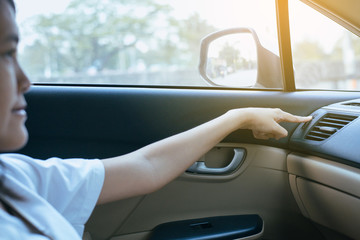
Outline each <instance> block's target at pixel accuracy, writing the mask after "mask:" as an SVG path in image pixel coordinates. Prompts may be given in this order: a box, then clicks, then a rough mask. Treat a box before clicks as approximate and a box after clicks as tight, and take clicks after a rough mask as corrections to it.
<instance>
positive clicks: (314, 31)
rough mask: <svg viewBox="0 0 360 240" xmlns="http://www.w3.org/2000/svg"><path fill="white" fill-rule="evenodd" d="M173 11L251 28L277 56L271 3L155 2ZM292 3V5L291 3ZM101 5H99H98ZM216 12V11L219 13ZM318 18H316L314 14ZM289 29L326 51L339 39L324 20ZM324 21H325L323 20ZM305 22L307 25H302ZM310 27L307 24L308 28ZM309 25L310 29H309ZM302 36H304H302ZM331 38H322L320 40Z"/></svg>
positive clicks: (26, 6)
mask: <svg viewBox="0 0 360 240" xmlns="http://www.w3.org/2000/svg"><path fill="white" fill-rule="evenodd" d="M15 1H16V5H17V9H18V13H17V18H18V22H19V23H21V22H23V21H26V19H27V18H28V17H31V16H33V15H36V14H50V13H60V12H62V11H63V10H64V9H65V8H66V6H67V5H68V4H69V2H70V1H71V0H51V1H49V0H31V1H29V0H15ZM158 1H159V2H161V3H167V4H170V5H172V6H173V7H174V9H175V11H174V15H175V16H177V17H179V18H186V17H187V16H188V15H190V14H191V13H192V12H193V11H194V9H196V11H198V12H199V13H200V16H201V17H202V18H205V19H207V20H208V22H209V23H211V24H212V25H214V26H216V27H218V28H229V27H252V28H254V29H255V30H256V31H257V33H258V35H259V38H260V41H261V42H262V44H264V46H265V47H267V48H269V49H271V50H273V51H275V52H277V36H276V35H277V34H276V25H275V4H274V1H273V0H158ZM290 2H291V3H290V7H291V10H290V12H292V11H293V10H296V11H297V12H302V11H303V9H304V8H308V7H307V6H305V5H304V4H302V3H300V2H299V1H296V2H295V1H290ZM292 2H294V3H292ZM99 3H101V1H100V2H99ZM219 10H220V11H219ZM317 15H320V14H317ZM299 16H301V17H299V18H297V20H295V22H294V23H293V24H292V26H296V31H292V39H303V38H304V37H306V38H310V39H312V40H317V39H321V42H322V44H324V48H326V49H330V48H331V47H332V46H333V44H334V42H336V41H337V39H338V37H339V36H341V27H338V28H337V27H336V26H335V27H334V25H329V24H327V22H329V20H327V19H326V18H325V17H312V16H311V15H308V14H306V18H304V17H303V16H304V14H301V13H300V15H299ZM324 19H325V20H324ZM305 20H306V21H307V22H305ZM309 23H311V24H309ZM309 25H311V26H309ZM305 32H306V34H305ZM329 35H330V36H331V37H328V38H324V36H329Z"/></svg>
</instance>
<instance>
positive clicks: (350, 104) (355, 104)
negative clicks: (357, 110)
mask: <svg viewBox="0 0 360 240" xmlns="http://www.w3.org/2000/svg"><path fill="white" fill-rule="evenodd" d="M343 105H346V106H352V107H360V103H358V102H350V103H344V104H343Z"/></svg>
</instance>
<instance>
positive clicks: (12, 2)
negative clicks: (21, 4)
mask: <svg viewBox="0 0 360 240" xmlns="http://www.w3.org/2000/svg"><path fill="white" fill-rule="evenodd" d="M7 2H8V3H9V4H10V6H11V7H12V8H13V9H14V10H15V3H14V0H7Z"/></svg>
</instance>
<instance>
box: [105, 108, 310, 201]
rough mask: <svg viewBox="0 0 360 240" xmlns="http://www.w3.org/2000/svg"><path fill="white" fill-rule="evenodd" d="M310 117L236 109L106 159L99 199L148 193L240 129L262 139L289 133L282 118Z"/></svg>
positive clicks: (306, 119) (257, 109) (300, 119)
mask: <svg viewBox="0 0 360 240" xmlns="http://www.w3.org/2000/svg"><path fill="white" fill-rule="evenodd" d="M310 119H311V117H299V116H294V115H291V114H289V113H286V112H284V111H282V110H280V109H267V108H241V109H234V110H230V111H228V112H227V113H225V114H224V115H221V116H220V117H218V118H215V119H213V120H211V121H209V122H207V123H204V124H202V125H200V126H198V127H195V128H193V129H190V130H188V131H186V132H183V133H180V134H177V135H174V136H172V137H169V138H166V139H163V140H161V141H158V142H155V143H153V144H150V145H148V146H146V147H143V148H141V149H139V150H137V151H135V152H132V153H129V154H126V155H123V156H119V157H114V158H109V159H104V160H103V161H102V162H103V164H104V166H105V182H104V185H103V189H102V192H101V194H100V197H99V202H98V203H105V202H110V201H115V200H119V199H123V198H127V197H132V196H136V195H142V194H147V193H150V192H153V191H155V190H157V189H159V188H161V187H163V186H164V185H166V184H167V183H169V182H170V181H172V180H173V179H174V178H176V177H177V176H179V175H180V174H181V173H183V172H184V171H185V170H186V169H187V168H189V167H190V166H191V165H192V164H193V163H194V162H195V161H197V160H199V159H200V157H201V156H202V155H204V154H205V153H207V152H208V151H209V150H210V149H211V148H212V147H214V146H215V145H216V144H217V143H219V142H220V141H221V140H222V139H223V138H225V137H226V136H227V135H228V134H230V133H231V132H233V131H235V130H237V129H250V130H252V131H253V134H254V137H255V138H259V139H268V138H275V139H279V138H282V137H285V136H287V131H286V130H285V129H284V128H283V127H281V126H280V125H279V124H278V123H279V122H306V121H309V120H310Z"/></svg>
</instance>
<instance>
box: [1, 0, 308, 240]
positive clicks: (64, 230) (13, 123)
mask: <svg viewBox="0 0 360 240" xmlns="http://www.w3.org/2000/svg"><path fill="white" fill-rule="evenodd" d="M18 36H19V34H18V29H17V26H16V23H15V6H14V3H13V0H0V151H14V150H17V149H19V148H21V147H23V146H24V145H25V144H26V142H27V138H28V134H27V130H26V128H25V125H24V123H25V120H26V111H25V108H26V102H25V98H24V93H25V92H26V91H27V90H28V89H29V88H30V81H29V79H28V78H27V77H26V75H25V74H24V72H23V71H22V69H21V67H20V66H19V63H18V61H17V55H16V52H17V44H18V41H19V37H18ZM310 119H311V117H298V116H294V115H291V114H289V113H286V112H283V111H281V110H280V109H262V108H244V109H234V110H231V111H228V112H226V113H225V114H223V115H222V116H220V117H218V118H216V119H214V120H212V121H209V122H207V123H205V124H202V125H200V126H198V127H196V128H193V129H191V130H188V131H186V132H183V133H180V134H178V135H175V136H172V137H169V138H167V139H164V140H162V141H159V142H156V143H153V144H151V145H149V146H146V147H144V148H142V149H139V150H137V151H135V152H132V153H129V154H126V155H123V156H118V157H114V158H110V159H104V160H92V161H86V160H84V159H67V160H62V159H58V158H51V159H48V160H46V161H41V160H36V159H32V158H30V157H27V156H24V155H20V154H1V155H0V162H1V171H0V174H1V187H0V222H1V224H0V238H1V239H81V235H82V232H83V229H84V224H85V223H86V221H87V219H88V217H89V216H90V214H91V212H92V210H93V208H94V207H95V205H96V204H102V203H106V202H110V201H114V200H119V199H123V198H127V197H132V196H136V195H142V194H147V193H150V192H153V191H155V190H157V189H159V188H161V187H162V186H164V185H165V184H167V183H168V182H170V181H171V180H173V179H174V178H176V177H177V176H179V175H180V174H181V173H182V172H184V171H185V170H186V169H187V168H188V167H189V166H191V165H192V164H193V163H194V162H195V161H196V160H197V159H199V158H200V157H201V156H202V155H203V154H205V153H206V152H207V151H209V150H210V149H211V148H212V147H213V146H214V145H216V144H217V143H218V142H220V141H221V140H222V139H223V138H224V137H225V136H227V135H228V134H229V133H231V132H232V131H235V130H237V129H250V130H252V131H253V134H254V137H256V138H259V139H268V138H276V139H279V138H281V137H285V136H286V135H287V131H286V130H285V129H284V128H282V127H281V126H280V125H279V124H278V123H279V122H281V121H287V122H306V121H309V120H310ZM183 149H186V151H184V150H183ZM159 173H161V174H159Z"/></svg>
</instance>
